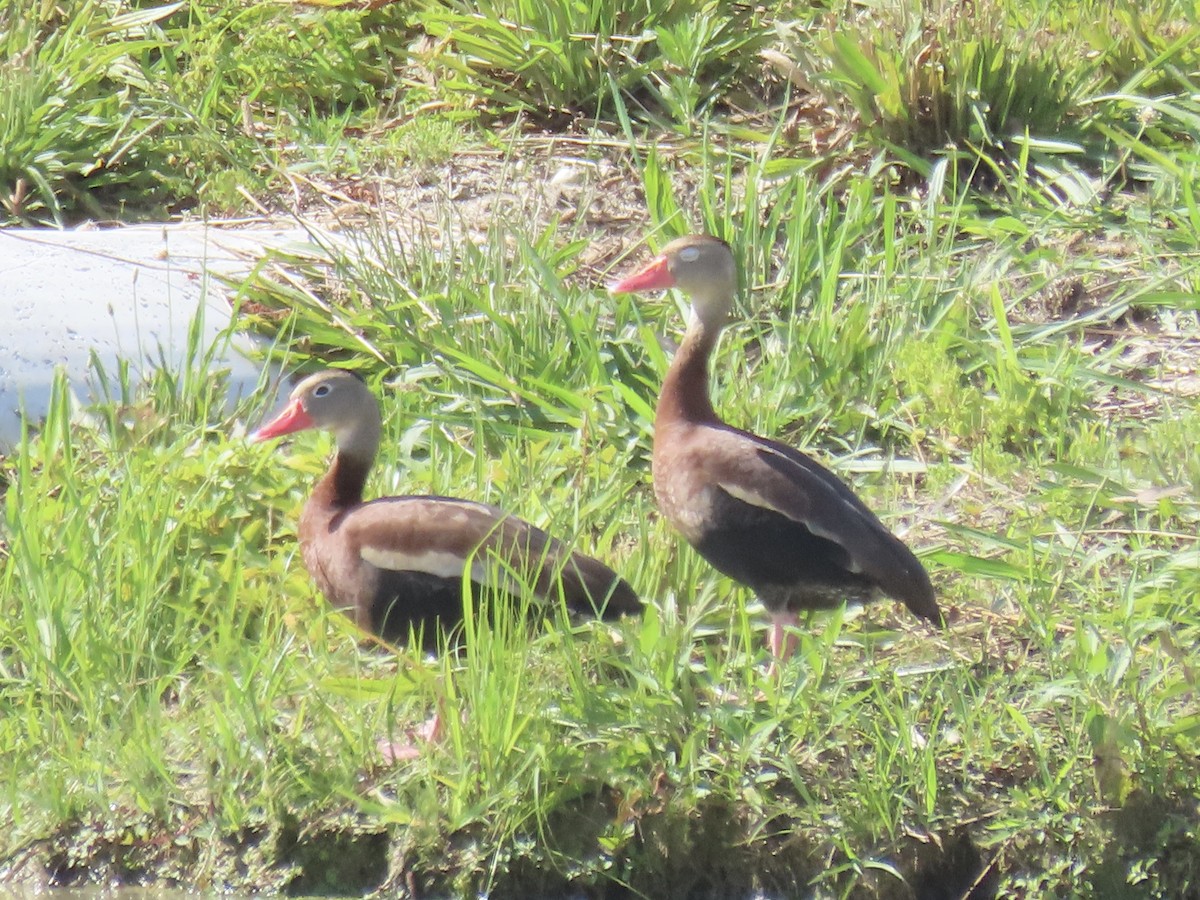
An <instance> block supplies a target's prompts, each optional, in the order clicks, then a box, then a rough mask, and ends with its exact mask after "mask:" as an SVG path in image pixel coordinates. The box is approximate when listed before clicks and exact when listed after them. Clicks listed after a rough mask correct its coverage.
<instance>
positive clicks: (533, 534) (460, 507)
mask: <svg viewBox="0 0 1200 900" xmlns="http://www.w3.org/2000/svg"><path fill="white" fill-rule="evenodd" d="M342 528H343V529H346V531H347V535H348V537H349V538H350V540H351V541H352V543H353V544H354V545H355V546H356V547H357V548H358V553H359V555H360V556H361V557H362V559H363V560H365V561H366V562H368V563H370V564H371V565H373V566H376V567H378V568H380V569H384V570H395V571H419V572H425V573H428V574H430V575H435V576H438V577H442V578H461V577H463V575H464V573H465V574H466V575H467V577H469V578H470V579H471V581H473V582H475V583H476V584H479V585H483V586H486V587H492V588H496V589H500V590H504V591H507V592H509V593H514V594H519V593H521V592H523V590H524V589H526V588H528V589H529V590H530V591H532V593H533V595H534V596H535V597H536V598H537V599H540V600H547V599H551V598H554V597H556V596H557V594H558V593H559V592H560V591H561V593H562V595H563V598H564V600H565V601H566V603H567V605H568V607H569V608H571V609H573V610H576V611H579V612H587V613H596V614H600V615H619V614H621V613H627V612H636V611H637V610H639V609H640V608H641V601H640V600H639V599H638V598H637V595H636V594H635V593H634V592H633V590H632V588H630V586H629V585H628V584H627V583H626V582H625V581H624V580H623V579H622V578H620V577H619V576H618V575H617V574H616V573H615V572H613V571H612V570H611V569H610V568H608V567H607V566H605V565H604V564H603V563H600V562H598V561H597V560H595V559H592V558H591V557H589V556H585V555H584V554H582V553H576V552H572V551H570V550H569V549H568V548H567V547H566V546H565V545H564V544H563V543H562V542H561V541H558V540H556V539H554V538H552V537H550V535H548V534H546V532H544V531H542V530H541V529H540V528H537V527H535V526H533V525H530V524H529V523H528V522H525V521H523V520H522V519H519V518H517V517H516V516H512V515H509V514H507V513H505V512H504V511H503V510H501V509H498V508H496V507H494V506H489V505H488V504H485V503H475V502H472V501H469V500H457V499H453V498H448V497H389V498H382V499H380V500H375V501H373V502H371V503H368V504H365V505H364V506H361V507H359V508H358V509H356V510H355V511H354V513H353V514H352V516H351V517H350V518H348V519H347V520H346V521H345V522H344V523H343V524H342Z"/></svg>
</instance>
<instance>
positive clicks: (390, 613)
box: [370, 571, 519, 650]
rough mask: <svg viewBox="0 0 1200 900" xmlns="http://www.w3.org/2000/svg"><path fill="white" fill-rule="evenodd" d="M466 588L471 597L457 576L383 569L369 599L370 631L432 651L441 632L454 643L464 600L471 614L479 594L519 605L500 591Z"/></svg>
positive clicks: (384, 637) (496, 600)
mask: <svg viewBox="0 0 1200 900" xmlns="http://www.w3.org/2000/svg"><path fill="white" fill-rule="evenodd" d="M467 589H468V591H470V593H471V594H472V595H473V596H469V597H467V598H466V599H464V597H463V581H462V579H461V578H442V577H440V576H438V575H430V574H428V573H426V572H397V571H387V572H383V573H382V575H381V578H380V579H379V584H378V586H377V588H376V590H375V592H374V598H373V600H372V601H371V607H370V621H371V631H372V632H373V633H375V634H377V635H379V636H380V637H382V638H383V639H384V640H386V641H389V642H391V643H393V644H408V643H411V642H414V641H415V642H416V643H417V644H418V645H419V646H421V647H423V648H424V649H426V650H436V649H437V648H438V645H439V640H440V639H441V635H443V634H445V635H446V636H447V637H448V639H449V642H450V643H451V644H452V645H453V644H454V643H456V638H457V635H458V632H459V631H460V630H461V626H462V621H463V611H464V603H465V604H468V605H467V606H466V609H468V610H469V611H470V614H471V615H476V614H477V613H478V611H479V609H480V604H479V601H480V599H482V597H487V598H488V599H489V600H491V601H493V602H495V603H496V604H497V605H505V606H509V607H510V608H513V609H517V608H519V606H518V601H517V600H516V599H515V598H513V597H511V596H510V595H508V594H506V593H504V592H502V591H492V590H490V589H488V588H482V587H479V586H478V585H475V584H471V585H468V586H467ZM493 595H494V596H493ZM487 605H488V604H487V603H486V602H485V604H484V606H485V607H486V606H487Z"/></svg>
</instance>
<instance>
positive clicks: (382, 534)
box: [251, 369, 641, 648]
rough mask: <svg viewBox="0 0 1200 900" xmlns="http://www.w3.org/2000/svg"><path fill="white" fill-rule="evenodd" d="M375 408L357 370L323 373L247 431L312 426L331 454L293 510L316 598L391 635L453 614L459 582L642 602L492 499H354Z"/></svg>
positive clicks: (374, 443)
mask: <svg viewBox="0 0 1200 900" xmlns="http://www.w3.org/2000/svg"><path fill="white" fill-rule="evenodd" d="M380 425H381V423H380V415H379V404H378V403H377V402H376V401H375V397H374V396H373V395H372V393H371V391H370V390H369V389H368V388H367V385H366V384H365V383H364V382H363V381H362V380H361V379H360V378H359V377H358V376H357V375H355V374H353V373H351V372H348V371H344V370H341V369H330V370H327V371H324V372H319V373H317V374H315V375H311V376H309V377H308V378H305V379H304V380H303V381H301V382H300V383H299V384H298V385H297V386H296V388H295V390H293V391H292V393H291V398H290V400H289V402H288V405H287V407H286V408H285V409H284V410H283V412H281V413H280V414H279V415H278V416H277V417H276V418H274V419H273V420H272V421H270V422H268V423H267V424H266V425H264V426H263V427H262V428H260V429H259V430H258V431H256V432H255V433H254V434H253V435H251V440H253V441H265V440H269V439H271V438H276V437H280V436H281V435H285V434H292V433H293V432H297V431H304V430H306V429H310V428H319V429H323V430H326V431H331V432H333V435H334V437H335V439H336V441H337V455H336V456H335V457H334V460H333V465H332V466H331V467H330V469H329V471H328V472H326V473H325V476H324V477H323V478H322V479H321V480H320V481H319V482H317V486H316V488H315V489H314V490H313V493H312V496H311V497H310V498H309V500H308V502H307V503H306V504H305V505H304V511H303V512H302V513H301V515H300V529H299V536H300V550H301V553H302V555H303V557H304V565H305V567H306V568H307V569H308V571H309V574H310V575H311V576H312V578H313V580H314V581H315V582H316V583H317V586H318V587H319V588H320V589H321V592H322V593H323V594H324V595H325V597H326V599H327V600H328V601H329V602H330V603H331V604H332V605H333V606H334V607H335V608H337V609H340V610H343V611H345V612H346V613H347V614H348V615H349V616H350V617H351V618H352V619H353V620H354V622H355V624H357V625H358V627H359V628H361V629H363V630H364V631H367V632H370V633H371V634H374V635H377V636H379V637H381V638H383V639H385V640H387V641H391V642H401V643H402V642H405V641H407V640H408V639H409V637H410V635H412V634H416V635H420V636H421V637H422V641H423V643H424V645H425V646H427V647H430V648H432V647H435V646H436V644H437V636H438V634H439V632H440V631H448V630H452V629H453V628H454V627H455V626H456V625H457V624H459V623H460V622H461V620H462V615H463V580H464V577H465V578H467V579H469V580H470V581H471V582H472V583H473V584H474V585H476V586H479V587H484V588H492V589H498V590H501V591H507V592H510V593H511V592H515V591H518V590H520V588H521V586H522V585H523V584H525V585H527V586H528V587H529V589H530V590H531V592H532V593H533V594H534V595H535V598H536V599H537V600H539V601H542V602H543V603H544V602H549V601H552V600H556V599H557V598H558V596H559V595H560V594H561V596H562V598H563V599H564V601H565V602H566V605H567V607H568V609H570V610H572V611H573V612H578V613H585V614H588V615H599V616H602V617H606V618H614V617H616V616H619V615H621V614H623V613H635V612H638V611H639V610H640V609H641V601H640V600H639V599H638V596H637V594H635V593H634V591H633V589H632V588H631V587H630V586H629V584H628V583H627V582H626V581H625V580H624V579H623V578H621V577H620V576H618V575H617V574H616V573H615V572H613V571H612V569H610V568H608V567H607V566H606V565H604V564H603V563H601V562H598V561H597V560H595V559H592V558H591V557H589V556H585V555H584V554H582V553H577V552H573V551H571V550H569V549H568V548H567V547H566V546H564V545H563V544H562V542H560V541H558V540H556V539H555V538H553V537H551V536H550V535H548V534H546V532H544V531H542V530H541V529H540V528H536V527H534V526H533V525H530V524H529V523H528V522H525V521H522V520H521V519H518V518H517V517H515V516H511V515H508V514H507V513H505V512H503V511H502V510H500V509H497V508H496V507H494V506H489V505H487V504H485V503H475V502H472V501H470V500H456V499H452V498H450V497H434V496H404V497H380V498H377V499H375V500H367V501H364V500H363V485H364V484H365V483H366V480H367V474H368V473H369V472H370V470H371V466H372V464H373V463H374V462H375V454H376V452H377V451H378V449H379V438H380Z"/></svg>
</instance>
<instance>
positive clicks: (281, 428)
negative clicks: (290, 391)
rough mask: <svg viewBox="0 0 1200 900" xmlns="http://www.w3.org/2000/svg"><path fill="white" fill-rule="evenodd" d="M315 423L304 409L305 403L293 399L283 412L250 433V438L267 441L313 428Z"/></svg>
mask: <svg viewBox="0 0 1200 900" xmlns="http://www.w3.org/2000/svg"><path fill="white" fill-rule="evenodd" d="M315 424H316V423H315V422H314V421H313V420H312V416H310V415H309V414H308V413H307V412H305V411H304V405H303V404H302V403H301V402H300V401H299V400H293V401H292V402H291V403H289V404H288V405H287V408H286V409H285V410H284V411H283V412H281V413H280V414H279V415H277V416H276V417H275V418H274V419H272V420H271V421H270V422H268V423H267V424H266V425H264V426H263V427H262V428H260V429H258V431H256V432H254V434H252V435H250V440H252V441H256V442H257V441H267V440H270V439H271V438H276V437H279V436H280V435H284V434H291V433H292V432H295V431H303V430H304V429H305V428H312V427H313V426H314V425H315Z"/></svg>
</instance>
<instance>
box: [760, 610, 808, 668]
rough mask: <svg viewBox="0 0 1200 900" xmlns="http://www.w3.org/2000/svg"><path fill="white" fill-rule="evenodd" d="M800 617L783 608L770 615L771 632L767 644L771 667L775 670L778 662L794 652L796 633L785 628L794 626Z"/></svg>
mask: <svg viewBox="0 0 1200 900" xmlns="http://www.w3.org/2000/svg"><path fill="white" fill-rule="evenodd" d="M799 621H800V618H799V616H797V615H796V614H795V613H794V612H789V611H787V610H784V611H783V612H781V613H776V614H775V615H773V616H772V617H771V633H770V634H769V635H768V636H767V646H768V647H769V648H770V649H771V656H773V657H774V659H772V660H771V669H772V670H776V669H778V667H779V663H781V662H783V661H784V660H785V659H787V658H788V657H789V656H791V655H792V654H793V653H795V652H796V635H794V634H792V633H791V632H789V631H788V630H787V629H789V628H795V627H796V625H797V624H798V623H799Z"/></svg>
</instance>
